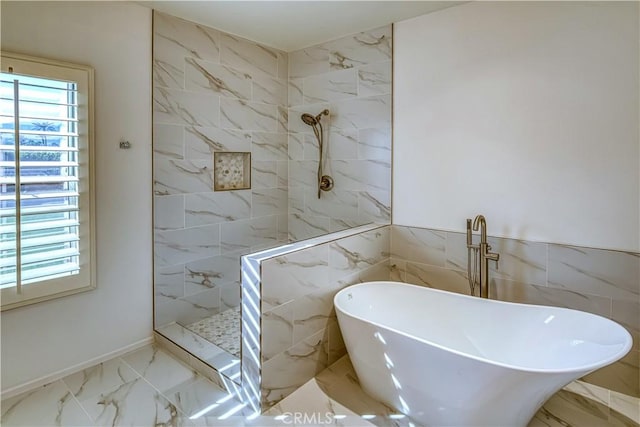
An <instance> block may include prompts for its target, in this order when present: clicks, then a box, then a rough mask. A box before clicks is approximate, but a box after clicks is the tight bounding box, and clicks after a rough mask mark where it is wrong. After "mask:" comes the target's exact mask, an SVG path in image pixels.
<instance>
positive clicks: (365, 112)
mask: <svg viewBox="0 0 640 427" xmlns="http://www.w3.org/2000/svg"><path fill="white" fill-rule="evenodd" d="M331 126H332V127H335V128H337V129H353V128H356V129H364V128H374V127H381V128H382V127H388V128H390V127H391V95H378V96H370V97H366V98H353V99H347V100H343V101H338V102H335V103H333V104H331Z"/></svg>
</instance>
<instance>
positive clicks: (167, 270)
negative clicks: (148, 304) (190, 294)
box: [153, 264, 185, 298]
mask: <svg viewBox="0 0 640 427" xmlns="http://www.w3.org/2000/svg"><path fill="white" fill-rule="evenodd" d="M184 279H185V277H184V265H183V264H177V265H172V266H170V267H164V268H156V269H155V272H154V282H153V283H154V291H155V292H154V294H155V295H156V297H158V296H164V297H167V298H180V297H183V296H184Z"/></svg>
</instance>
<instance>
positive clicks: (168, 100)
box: [153, 88, 220, 126]
mask: <svg viewBox="0 0 640 427" xmlns="http://www.w3.org/2000/svg"><path fill="white" fill-rule="evenodd" d="M219 112H220V97H219V96H217V95H210V94H207V93H195V92H184V91H180V90H176V89H167V88H154V89H153V122H154V124H159V123H165V124H176V125H193V126H218V124H219V123H220V115H219Z"/></svg>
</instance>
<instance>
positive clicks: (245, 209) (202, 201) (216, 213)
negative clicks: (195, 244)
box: [185, 190, 252, 227]
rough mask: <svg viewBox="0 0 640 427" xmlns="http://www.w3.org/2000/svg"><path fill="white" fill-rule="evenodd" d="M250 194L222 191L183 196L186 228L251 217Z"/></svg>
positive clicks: (246, 192) (240, 191)
mask: <svg viewBox="0 0 640 427" xmlns="http://www.w3.org/2000/svg"><path fill="white" fill-rule="evenodd" d="M251 206H252V203H251V192H249V191H244V190H239V191H223V192H216V193H196V194H187V195H186V196H185V218H186V225H187V227H194V226H199V225H207V224H216V223H219V222H226V221H236V220H239V219H246V218H249V217H250V216H251Z"/></svg>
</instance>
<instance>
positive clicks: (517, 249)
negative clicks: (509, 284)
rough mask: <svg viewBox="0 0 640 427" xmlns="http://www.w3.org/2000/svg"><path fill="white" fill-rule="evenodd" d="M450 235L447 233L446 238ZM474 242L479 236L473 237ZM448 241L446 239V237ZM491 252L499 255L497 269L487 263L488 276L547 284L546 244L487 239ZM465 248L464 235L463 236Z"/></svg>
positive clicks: (492, 264) (494, 265)
mask: <svg viewBox="0 0 640 427" xmlns="http://www.w3.org/2000/svg"><path fill="white" fill-rule="evenodd" d="M449 235H450V233H448V236H449ZM474 237H475V239H478V240H474V242H476V241H479V236H474ZM447 239H448V237H447ZM488 242H489V244H490V245H491V251H492V252H497V253H499V254H500V261H499V265H498V268H497V269H496V264H495V263H494V262H491V263H489V269H490V275H491V276H493V277H501V278H503V279H509V280H515V281H517V282H522V283H531V284H536V285H542V286H545V285H546V282H547V244H546V243H538V242H527V241H524V240H515V239H502V238H495V237H490V238H489V239H488ZM465 246H466V235H465Z"/></svg>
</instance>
